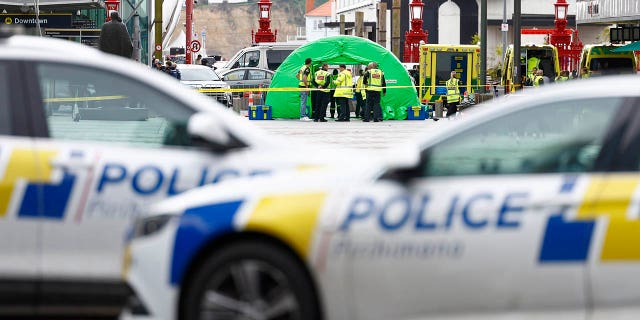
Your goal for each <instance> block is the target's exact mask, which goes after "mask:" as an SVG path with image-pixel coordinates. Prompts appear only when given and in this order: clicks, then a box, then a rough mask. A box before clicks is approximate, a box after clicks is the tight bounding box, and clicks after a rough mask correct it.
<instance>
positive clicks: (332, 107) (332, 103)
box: [329, 69, 338, 119]
mask: <svg viewBox="0 0 640 320" xmlns="http://www.w3.org/2000/svg"><path fill="white" fill-rule="evenodd" d="M336 79H338V69H333V72H331V79H330V81H329V114H331V119H333V118H334V117H335V114H336V97H335V94H336V84H335V83H334V81H335V80H336Z"/></svg>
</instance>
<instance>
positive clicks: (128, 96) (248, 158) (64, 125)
mask: <svg viewBox="0 0 640 320" xmlns="http://www.w3.org/2000/svg"><path fill="white" fill-rule="evenodd" d="M0 115H1V116H0V235H2V241H0V257H2V258H1V259H0V317H2V316H4V315H7V314H16V313H29V314H32V313H44V314H58V313H61V314H68V313H76V314H80V315H89V314H93V313H99V314H106V315H108V314H115V315H117V314H118V313H119V312H120V308H121V306H122V304H123V302H124V300H125V298H126V296H127V294H128V290H127V288H126V286H125V285H124V283H123V281H122V278H121V260H122V257H121V255H122V253H123V246H124V244H123V241H124V238H125V232H126V228H127V225H128V224H129V223H130V220H131V219H132V218H133V217H136V216H137V215H138V214H139V213H140V212H142V211H143V210H144V209H145V208H146V206H147V204H149V203H152V202H157V201H158V200H160V199H163V198H165V197H168V196H172V195H175V194H178V193H181V192H183V191H185V190H188V189H190V188H193V187H197V186H201V185H204V184H208V183H216V182H219V181H222V180H224V179H229V178H237V177H243V176H256V175H263V174H269V173H270V172H272V171H273V170H275V169H286V168H291V169H303V168H308V167H309V165H311V166H313V165H314V163H315V162H312V161H313V160H317V161H318V162H321V161H324V160H322V159H321V157H322V155H321V154H320V155H316V156H314V157H313V159H304V158H303V157H306V156H307V155H306V153H299V152H295V153H289V152H287V151H286V150H283V148H282V147H281V146H282V145H284V144H288V145H290V143H289V142H286V143H283V142H281V141H279V140H278V139H277V138H275V137H271V136H267V135H266V134H264V133H263V132H262V131H260V130H257V129H255V128H254V127H253V126H252V125H251V124H249V123H247V122H246V121H245V120H243V119H240V118H239V117H237V116H236V115H234V114H233V113H231V112H229V111H228V110H226V109H225V108H222V107H221V106H220V105H219V104H218V103H216V102H215V101H213V100H211V99H208V98H207V97H205V96H203V95H201V94H198V93H196V92H194V91H192V90H190V89H188V88H186V87H183V86H180V85H179V84H178V82H177V81H175V80H174V79H172V78H170V77H166V76H160V73H158V72H156V71H152V70H149V69H148V68H147V67H145V66H143V65H140V64H138V63H134V62H131V61H127V60H124V59H120V58H118V57H114V56H109V55H105V54H103V53H101V52H99V51H98V50H95V49H93V48H90V47H87V46H83V45H80V44H76V43H72V42H69V41H61V40H54V39H48V38H37V37H25V36H8V37H7V36H5V37H2V38H0ZM334 159H335V158H334Z"/></svg>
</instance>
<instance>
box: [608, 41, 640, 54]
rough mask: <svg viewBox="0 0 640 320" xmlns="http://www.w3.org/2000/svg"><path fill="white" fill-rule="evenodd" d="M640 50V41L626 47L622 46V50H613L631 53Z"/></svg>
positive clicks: (614, 50)
mask: <svg viewBox="0 0 640 320" xmlns="http://www.w3.org/2000/svg"><path fill="white" fill-rule="evenodd" d="M638 50H640V41H636V42H632V43H630V44H628V45H626V46H622V47H620V48H616V49H613V50H612V51H613V52H629V51H638Z"/></svg>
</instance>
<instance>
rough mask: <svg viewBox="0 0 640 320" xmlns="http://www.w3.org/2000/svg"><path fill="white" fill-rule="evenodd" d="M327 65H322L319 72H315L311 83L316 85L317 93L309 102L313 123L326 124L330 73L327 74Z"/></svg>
mask: <svg viewBox="0 0 640 320" xmlns="http://www.w3.org/2000/svg"><path fill="white" fill-rule="evenodd" d="M327 70H329V65H328V64H326V63H323V64H322V67H320V70H318V71H316V73H315V76H314V79H313V82H314V83H315V84H316V87H317V88H318V91H316V94H315V100H313V101H311V110H312V112H311V114H312V115H313V121H314V122H327V119H325V118H324V117H325V116H326V115H327V104H328V103H329V82H330V81H331V73H329V71H327Z"/></svg>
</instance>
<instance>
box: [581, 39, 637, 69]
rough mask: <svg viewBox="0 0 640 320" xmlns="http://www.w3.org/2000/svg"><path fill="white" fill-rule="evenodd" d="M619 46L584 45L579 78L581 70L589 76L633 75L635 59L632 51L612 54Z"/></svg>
mask: <svg viewBox="0 0 640 320" xmlns="http://www.w3.org/2000/svg"><path fill="white" fill-rule="evenodd" d="M616 48H619V46H614V45H586V46H584V48H583V49H582V54H581V55H580V70H579V72H580V76H582V70H583V68H587V70H589V75H590V76H604V75H612V74H635V73H636V58H635V56H634V54H633V51H628V52H613V50H614V49H616Z"/></svg>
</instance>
